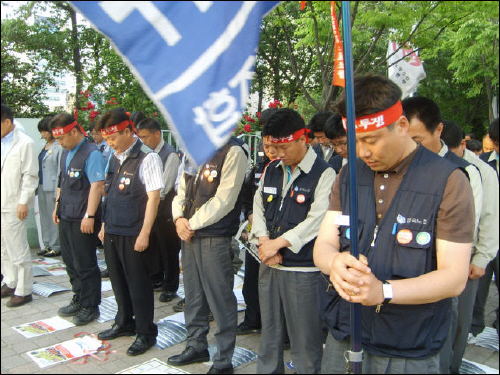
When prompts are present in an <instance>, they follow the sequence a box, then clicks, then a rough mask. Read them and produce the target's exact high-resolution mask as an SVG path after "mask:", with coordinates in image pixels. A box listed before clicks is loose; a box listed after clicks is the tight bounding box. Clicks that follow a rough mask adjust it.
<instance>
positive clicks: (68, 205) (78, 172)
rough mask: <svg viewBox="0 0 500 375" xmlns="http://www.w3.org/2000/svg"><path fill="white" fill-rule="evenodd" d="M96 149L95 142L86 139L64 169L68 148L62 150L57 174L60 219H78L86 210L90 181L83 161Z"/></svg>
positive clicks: (81, 217)
mask: <svg viewBox="0 0 500 375" xmlns="http://www.w3.org/2000/svg"><path fill="white" fill-rule="evenodd" d="M95 150H97V147H96V145H95V144H93V143H90V142H89V141H88V140H87V139H86V140H85V141H84V142H83V143H82V144H81V146H80V148H79V149H78V151H77V152H76V153H75V155H74V156H73V159H71V162H70V163H69V165H68V168H67V169H66V159H67V158H68V153H69V151H68V150H64V151H63V154H62V157H61V173H60V175H59V187H60V188H61V194H60V196H59V204H58V213H57V214H58V216H59V217H60V218H61V219H65V220H70V221H80V220H82V219H83V216H84V215H85V212H86V211H87V203H88V200H89V193H90V182H89V179H88V177H87V174H86V173H85V162H86V161H87V158H88V157H89V155H90V153H91V152H92V151H95Z"/></svg>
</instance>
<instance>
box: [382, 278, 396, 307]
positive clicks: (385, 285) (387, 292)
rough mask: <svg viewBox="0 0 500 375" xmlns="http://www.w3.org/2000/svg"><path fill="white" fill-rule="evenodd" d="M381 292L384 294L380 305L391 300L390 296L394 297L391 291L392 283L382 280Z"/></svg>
mask: <svg viewBox="0 0 500 375" xmlns="http://www.w3.org/2000/svg"><path fill="white" fill-rule="evenodd" d="M382 293H383V294H384V302H382V305H387V304H388V303H389V302H391V299H392V297H394V295H393V293H392V285H391V283H389V282H387V281H386V280H382Z"/></svg>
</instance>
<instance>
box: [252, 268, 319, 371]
mask: <svg viewBox="0 0 500 375" xmlns="http://www.w3.org/2000/svg"><path fill="white" fill-rule="evenodd" d="M318 277H319V272H291V271H282V270H278V269H275V268H272V267H268V266H266V265H265V264H261V266H260V270H259V303H260V312H261V319H262V331H261V337H260V348H259V358H258V360H257V372H258V373H259V374H278V373H281V374H283V373H284V372H285V368H284V362H283V335H284V329H285V323H284V322H285V321H286V328H287V330H288V334H289V336H290V354H291V356H292V361H293V365H294V367H295V369H296V370H297V372H298V373H299V374H317V373H319V370H320V368H321V356H322V354H323V335H322V332H321V320H320V318H319V315H318V308H317V304H316V289H317V286H318Z"/></svg>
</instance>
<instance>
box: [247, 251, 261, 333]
mask: <svg viewBox="0 0 500 375" xmlns="http://www.w3.org/2000/svg"><path fill="white" fill-rule="evenodd" d="M259 267H260V264H259V262H257V260H255V258H254V257H253V256H251V255H250V253H249V252H248V251H245V277H244V278H243V297H244V298H245V303H246V305H247V308H246V310H245V319H244V320H243V322H244V323H245V324H247V325H248V326H250V327H252V328H254V327H258V328H260V326H261V322H260V305H259Z"/></svg>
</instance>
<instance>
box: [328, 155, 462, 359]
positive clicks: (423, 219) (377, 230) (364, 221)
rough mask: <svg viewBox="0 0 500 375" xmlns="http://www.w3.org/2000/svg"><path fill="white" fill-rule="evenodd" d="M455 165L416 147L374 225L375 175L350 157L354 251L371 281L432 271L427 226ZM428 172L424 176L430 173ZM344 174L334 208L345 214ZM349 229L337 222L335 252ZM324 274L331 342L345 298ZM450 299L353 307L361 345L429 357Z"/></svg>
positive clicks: (346, 326) (345, 319) (343, 323)
mask: <svg viewBox="0 0 500 375" xmlns="http://www.w3.org/2000/svg"><path fill="white" fill-rule="evenodd" d="M456 167H457V166H456V165H454V164H452V163H450V162H449V161H448V160H446V159H444V158H442V157H440V156H438V155H436V154H434V153H433V152H431V151H429V150H427V149H426V148H425V147H420V148H419V150H418V151H417V153H416V155H415V157H414V159H413V160H412V162H411V164H410V166H409V168H408V171H407V173H406V174H405V176H404V178H403V181H402V183H401V185H400V187H399V189H398V191H397V192H396V195H395V196H394V199H393V200H392V202H391V205H390V207H389V209H388V211H387V212H386V214H385V216H384V217H383V219H382V221H381V222H380V225H378V226H376V222H377V221H376V209H375V204H376V203H375V193H374V176H375V173H374V172H373V171H372V170H371V169H370V168H369V167H368V166H366V164H365V163H364V162H363V161H361V160H359V159H358V160H357V161H356V171H357V176H358V207H360V208H361V209H360V210H359V212H358V215H359V217H358V233H359V252H360V254H364V255H365V256H366V257H367V258H368V264H369V265H370V268H371V270H372V272H373V274H374V275H375V276H376V277H377V279H379V280H397V279H407V278H413V277H417V276H420V275H423V274H426V273H429V272H431V271H433V270H436V268H437V261H436V247H435V246H436V245H435V224H436V219H437V214H438V210H439V206H440V204H441V200H442V196H443V192H444V189H445V187H446V182H447V180H448V177H449V175H450V174H451V172H452V171H453V170H454V169H455V168H456ZM431 171H432V173H431ZM348 175H349V173H348V170H346V172H345V173H343V174H342V176H341V182H340V184H341V185H340V198H341V202H342V211H343V212H342V213H343V214H344V215H349V176H348ZM351 236H352V234H351V233H350V228H348V227H345V226H341V227H340V251H349V248H350V238H351ZM328 283H329V278H328V276H326V275H323V274H322V275H321V276H320V279H319V283H318V310H319V312H320V316H321V318H322V319H323V321H324V322H325V323H326V324H327V326H328V328H329V330H330V332H331V333H332V335H333V336H334V337H335V339H336V340H343V339H345V338H347V337H348V336H349V335H350V312H349V310H350V309H349V302H347V301H345V300H344V299H342V298H341V297H340V296H339V295H338V293H337V292H336V290H335V289H334V288H333V287H328ZM449 309H450V299H449V298H447V299H444V300H441V301H438V302H436V303H429V304H422V305H397V304H387V305H383V306H382V307H381V309H380V311H379V312H378V313H377V312H376V306H361V320H362V345H363V348H364V349H365V350H366V351H367V352H369V353H371V354H375V355H380V356H389V357H403V358H417V359H423V358H427V357H430V356H432V355H435V354H437V353H438V352H439V351H440V349H441V347H442V346H443V344H444V342H445V339H446V337H447V335H448V330H449V323H450V321H449V319H448V317H447V314H448V312H449Z"/></svg>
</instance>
